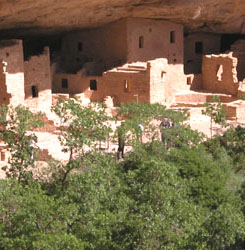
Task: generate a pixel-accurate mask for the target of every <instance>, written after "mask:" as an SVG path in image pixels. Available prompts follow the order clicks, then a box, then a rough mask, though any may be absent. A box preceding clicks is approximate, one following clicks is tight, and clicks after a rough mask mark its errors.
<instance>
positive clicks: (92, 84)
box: [90, 80, 97, 90]
mask: <svg viewBox="0 0 245 250" xmlns="http://www.w3.org/2000/svg"><path fill="white" fill-rule="evenodd" d="M90 90H97V81H96V80H90Z"/></svg>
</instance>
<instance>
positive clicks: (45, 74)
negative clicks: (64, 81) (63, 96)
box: [24, 47, 52, 110]
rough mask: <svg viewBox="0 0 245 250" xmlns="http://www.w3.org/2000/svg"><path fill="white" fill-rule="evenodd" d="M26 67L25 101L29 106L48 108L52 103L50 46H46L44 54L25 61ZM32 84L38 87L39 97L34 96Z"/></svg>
mask: <svg viewBox="0 0 245 250" xmlns="http://www.w3.org/2000/svg"><path fill="white" fill-rule="evenodd" d="M24 69H25V103H26V104H27V105H28V106H29V107H34V108H38V109H41V110H48V109H49V108H50V107H51V105H52V93H51V74H50V55H49V48H48V47H45V48H44V51H43V54H41V55H38V56H32V57H30V59H29V60H28V61H25V62H24ZM32 86H35V87H36V88H37V92H38V97H34V98H33V97H32Z"/></svg>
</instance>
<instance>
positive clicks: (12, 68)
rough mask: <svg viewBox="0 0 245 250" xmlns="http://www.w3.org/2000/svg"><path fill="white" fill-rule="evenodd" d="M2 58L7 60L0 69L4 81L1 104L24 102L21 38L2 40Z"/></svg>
mask: <svg viewBox="0 0 245 250" xmlns="http://www.w3.org/2000/svg"><path fill="white" fill-rule="evenodd" d="M0 60H1V61H3V62H6V66H5V67H4V69H3V68H2V69H1V71H0V79H1V82H2V84H3V85H2V88H1V94H0V102H1V103H0V104H2V103H5V104H11V105H13V106H17V105H19V104H24V63H23V62H24V56H23V46H22V41H21V40H2V41H0Z"/></svg>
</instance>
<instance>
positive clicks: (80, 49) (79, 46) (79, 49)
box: [77, 42, 83, 51]
mask: <svg viewBox="0 0 245 250" xmlns="http://www.w3.org/2000/svg"><path fill="white" fill-rule="evenodd" d="M77 50H78V51H83V43H81V42H79V43H78V44H77Z"/></svg>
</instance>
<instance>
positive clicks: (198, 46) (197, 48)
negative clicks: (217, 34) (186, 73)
mask: <svg viewBox="0 0 245 250" xmlns="http://www.w3.org/2000/svg"><path fill="white" fill-rule="evenodd" d="M202 52H203V44H202V42H196V43H195V53H196V54H202Z"/></svg>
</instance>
